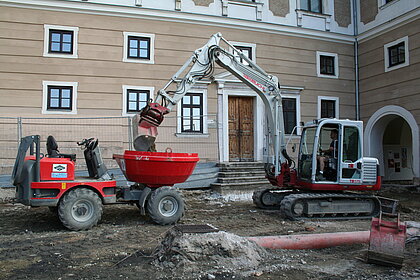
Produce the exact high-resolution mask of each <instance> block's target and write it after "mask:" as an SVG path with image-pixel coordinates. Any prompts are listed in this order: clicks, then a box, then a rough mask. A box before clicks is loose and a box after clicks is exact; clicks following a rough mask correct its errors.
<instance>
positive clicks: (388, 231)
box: [367, 212, 407, 268]
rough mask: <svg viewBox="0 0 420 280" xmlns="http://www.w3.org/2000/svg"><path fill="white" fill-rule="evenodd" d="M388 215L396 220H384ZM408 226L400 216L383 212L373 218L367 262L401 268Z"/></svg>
mask: <svg viewBox="0 0 420 280" xmlns="http://www.w3.org/2000/svg"><path fill="white" fill-rule="evenodd" d="M383 216H387V217H390V218H394V219H395V218H396V221H392V220H384V219H383V218H382V217H383ZM406 236H407V226H406V224H405V223H404V222H401V221H400V216H399V214H398V215H391V214H382V212H381V214H380V215H379V218H372V225H371V230H370V240H369V250H368V254H367V262H368V263H375V264H380V265H385V266H394V267H397V268H401V267H402V264H403V260H404V249H405V239H406Z"/></svg>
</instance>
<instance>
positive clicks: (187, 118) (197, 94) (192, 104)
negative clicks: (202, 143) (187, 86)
mask: <svg viewBox="0 0 420 280" xmlns="http://www.w3.org/2000/svg"><path fill="white" fill-rule="evenodd" d="M175 135H176V136H177V137H208V136H209V134H208V116H207V85H195V86H194V88H193V89H192V90H191V91H190V92H189V93H187V94H186V95H185V96H184V97H183V98H182V100H181V101H180V102H178V104H177V129H176V134H175Z"/></svg>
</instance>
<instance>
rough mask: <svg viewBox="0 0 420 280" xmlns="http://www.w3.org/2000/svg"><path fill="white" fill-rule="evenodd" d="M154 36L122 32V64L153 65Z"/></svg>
mask: <svg viewBox="0 0 420 280" xmlns="http://www.w3.org/2000/svg"><path fill="white" fill-rule="evenodd" d="M154 38H155V37H154V35H153V34H144V33H131V32H124V56H123V61H124V62H137V63H149V64H153V63H154Z"/></svg>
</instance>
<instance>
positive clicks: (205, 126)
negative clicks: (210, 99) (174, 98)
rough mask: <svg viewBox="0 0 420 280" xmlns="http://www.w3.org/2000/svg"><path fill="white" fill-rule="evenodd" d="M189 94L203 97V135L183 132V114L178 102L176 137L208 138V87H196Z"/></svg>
mask: <svg viewBox="0 0 420 280" xmlns="http://www.w3.org/2000/svg"><path fill="white" fill-rule="evenodd" d="M188 93H198V94H201V95H202V96H203V104H202V105H203V133H199V132H197V133H191V132H182V131H181V129H182V125H181V121H182V114H181V113H182V112H181V103H182V102H181V101H180V102H178V104H177V107H176V116H177V121H176V124H177V125H176V136H177V137H201V138H202V137H208V136H209V135H208V117H207V87H200V86H194V87H193V88H192V89H190V90H189V91H188Z"/></svg>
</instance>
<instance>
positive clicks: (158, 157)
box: [113, 149, 199, 188]
mask: <svg viewBox="0 0 420 280" xmlns="http://www.w3.org/2000/svg"><path fill="white" fill-rule="evenodd" d="M113 158H114V159H115V160H116V161H117V163H118V165H119V166H120V168H121V170H122V172H123V173H124V175H125V177H126V178H127V180H128V181H131V182H137V183H143V184H146V185H148V186H149V187H152V188H158V187H161V186H173V185H174V184H177V183H183V182H185V181H186V180H187V179H188V177H190V175H191V174H192V172H193V171H194V168H195V165H196V164H197V162H198V161H199V158H198V154H196V153H172V151H171V150H170V149H168V150H167V151H166V152H164V153H160V152H140V151H125V152H124V155H116V154H114V155H113Z"/></svg>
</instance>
